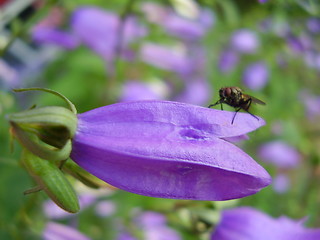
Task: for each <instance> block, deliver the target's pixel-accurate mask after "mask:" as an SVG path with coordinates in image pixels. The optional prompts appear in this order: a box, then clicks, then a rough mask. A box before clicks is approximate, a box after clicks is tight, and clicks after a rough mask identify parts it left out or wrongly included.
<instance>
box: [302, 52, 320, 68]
mask: <svg viewBox="0 0 320 240" xmlns="http://www.w3.org/2000/svg"><path fill="white" fill-rule="evenodd" d="M303 57H304V62H305V63H306V65H307V66H308V67H310V68H315V69H317V70H318V71H319V70H320V53H319V52H317V51H306V52H304V56H303Z"/></svg>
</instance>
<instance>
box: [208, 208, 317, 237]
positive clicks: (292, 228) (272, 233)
mask: <svg viewBox="0 0 320 240" xmlns="http://www.w3.org/2000/svg"><path fill="white" fill-rule="evenodd" d="M302 223H303V222H301V221H295V220H292V219H290V218H287V217H285V216H282V217H279V218H277V219H274V218H271V217H270V216H268V215H266V214H264V213H263V212H260V211H258V210H256V209H254V208H250V207H240V208H235V209H230V210H225V211H223V213H222V218H221V222H220V223H219V224H218V226H217V227H216V230H215V231H214V232H213V234H212V235H211V239H212V240H235V239H236V240H271V239H274V240H280V239H281V240H316V239H320V229H307V228H305V227H304V226H303V225H302Z"/></svg>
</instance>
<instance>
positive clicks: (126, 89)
mask: <svg viewBox="0 0 320 240" xmlns="http://www.w3.org/2000/svg"><path fill="white" fill-rule="evenodd" d="M152 83H154V84H153V85H152ZM152 83H150V84H147V83H144V82H139V81H134V80H131V81H127V82H125V83H124V84H123V86H122V93H121V96H120V101H121V102H129V101H140V100H161V99H164V98H165V92H164V91H163V90H166V89H164V88H165V86H163V85H162V86H160V85H158V86H156V84H157V83H156V82H152Z"/></svg>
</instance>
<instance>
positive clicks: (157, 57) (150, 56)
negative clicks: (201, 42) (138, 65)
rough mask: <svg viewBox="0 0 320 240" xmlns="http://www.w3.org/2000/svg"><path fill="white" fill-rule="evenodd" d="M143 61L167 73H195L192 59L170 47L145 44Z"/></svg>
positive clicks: (142, 51)
mask: <svg viewBox="0 0 320 240" xmlns="http://www.w3.org/2000/svg"><path fill="white" fill-rule="evenodd" d="M141 59H142V60H143V61H144V62H147V63H149V64H151V65H154V66H156V67H158V68H161V69H164V70H167V71H172V72H176V73H180V74H190V73H191V72H192V71H193V64H192V61H191V60H190V58H189V57H188V56H187V55H186V54H185V53H184V52H179V51H178V50H177V49H174V48H172V47H168V46H162V45H157V44H153V43H145V44H143V46H142V48H141Z"/></svg>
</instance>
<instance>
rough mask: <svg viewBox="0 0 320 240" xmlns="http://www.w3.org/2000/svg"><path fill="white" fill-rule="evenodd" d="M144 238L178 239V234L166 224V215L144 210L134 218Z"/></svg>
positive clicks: (146, 239)
mask: <svg viewBox="0 0 320 240" xmlns="http://www.w3.org/2000/svg"><path fill="white" fill-rule="evenodd" d="M136 223H137V225H138V226H139V227H140V228H141V229H142V231H143V233H144V234H143V235H144V239H145V240H180V239H181V237H180V236H179V234H178V233H177V232H176V231H175V230H173V229H172V228H170V227H168V226H167V220H166V217H165V216H164V215H162V214H160V213H157V212H144V213H142V214H140V216H138V217H137V219H136Z"/></svg>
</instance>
